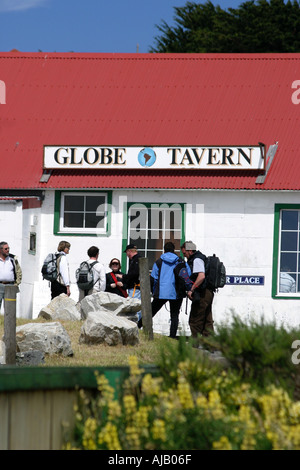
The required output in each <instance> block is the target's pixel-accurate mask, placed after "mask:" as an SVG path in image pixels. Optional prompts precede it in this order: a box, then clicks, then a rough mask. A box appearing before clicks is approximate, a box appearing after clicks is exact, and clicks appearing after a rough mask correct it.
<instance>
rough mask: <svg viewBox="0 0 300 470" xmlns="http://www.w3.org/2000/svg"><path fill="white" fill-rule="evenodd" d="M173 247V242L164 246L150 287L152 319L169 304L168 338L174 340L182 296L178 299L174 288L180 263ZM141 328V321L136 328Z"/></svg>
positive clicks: (153, 271) (154, 266)
mask: <svg viewBox="0 0 300 470" xmlns="http://www.w3.org/2000/svg"><path fill="white" fill-rule="evenodd" d="M174 251H175V245H174V243H173V242H170V241H169V242H166V243H165V245H164V253H163V254H162V255H161V257H160V258H159V259H158V260H157V261H156V262H155V263H154V265H153V268H152V272H151V277H150V280H151V285H152V292H153V300H152V303H151V309H152V318H153V317H154V316H155V315H156V314H157V312H158V311H159V310H160V309H161V308H162V307H163V305H165V303H166V302H169V305H170V316H171V325H170V338H176V335H177V328H178V323H179V312H180V307H181V304H182V300H183V296H180V297H178V294H177V292H176V286H175V274H174V268H175V267H176V265H177V264H178V263H179V262H180V261H182V259H181V258H179V256H177V255H176V254H175V253H174ZM142 326H143V323H142V319H140V320H139V322H138V327H139V328H141V327H142Z"/></svg>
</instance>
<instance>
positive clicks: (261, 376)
mask: <svg viewBox="0 0 300 470" xmlns="http://www.w3.org/2000/svg"><path fill="white" fill-rule="evenodd" d="M297 339H298V340H299V339H300V329H291V330H289V331H287V330H286V329H285V328H284V327H282V326H281V327H278V326H276V324H275V323H272V322H268V323H266V322H265V321H264V320H263V319H262V320H261V321H259V322H258V321H254V320H253V321H250V322H249V324H245V323H244V322H243V321H242V319H241V318H239V317H237V316H235V315H234V316H233V320H232V323H231V325H230V326H227V325H225V324H221V325H218V330H217V332H216V333H215V334H214V335H213V336H212V337H210V338H202V342H203V343H204V344H205V343H206V344H210V345H211V346H213V347H215V348H217V349H218V350H220V351H221V352H222V353H223V355H224V356H225V357H226V359H227V360H228V361H229V362H230V365H231V367H232V369H233V370H236V371H237V372H238V373H239V374H240V375H241V377H242V379H243V380H250V381H252V382H254V383H255V384H256V386H257V387H260V388H264V387H266V386H267V385H268V384H271V383H272V384H276V385H278V386H282V387H284V388H285V389H286V390H287V391H289V393H290V392H292V393H293V392H295V376H296V374H297V372H298V369H299V367H297V366H296V365H295V364H293V362H292V360H291V358H292V353H293V349H292V343H293V341H294V340H297Z"/></svg>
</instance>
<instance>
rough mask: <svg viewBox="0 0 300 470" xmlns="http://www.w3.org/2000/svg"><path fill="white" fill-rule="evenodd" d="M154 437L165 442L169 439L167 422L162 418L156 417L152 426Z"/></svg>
mask: <svg viewBox="0 0 300 470" xmlns="http://www.w3.org/2000/svg"><path fill="white" fill-rule="evenodd" d="M152 434H153V439H156V440H161V441H163V442H165V441H166V440H167V436H166V426H165V422H164V421H163V420H162V419H155V420H154V422H153V427H152Z"/></svg>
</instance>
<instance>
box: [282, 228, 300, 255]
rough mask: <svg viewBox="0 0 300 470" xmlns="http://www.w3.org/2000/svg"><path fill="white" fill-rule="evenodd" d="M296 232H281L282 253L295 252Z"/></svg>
mask: <svg viewBox="0 0 300 470" xmlns="http://www.w3.org/2000/svg"><path fill="white" fill-rule="evenodd" d="M297 236H298V233H297V232H282V234H281V249H282V250H283V251H297Z"/></svg>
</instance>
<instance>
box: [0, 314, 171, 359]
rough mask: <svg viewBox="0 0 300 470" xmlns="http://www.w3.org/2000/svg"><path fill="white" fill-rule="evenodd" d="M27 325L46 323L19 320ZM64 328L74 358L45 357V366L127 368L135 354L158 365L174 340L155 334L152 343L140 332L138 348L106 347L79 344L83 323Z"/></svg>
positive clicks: (1, 325) (0, 323) (1, 327)
mask: <svg viewBox="0 0 300 470" xmlns="http://www.w3.org/2000/svg"><path fill="white" fill-rule="evenodd" d="M26 323H47V322H46V320H43V319H41V318H39V319H36V320H28V319H22V318H17V326H20V325H24V324H26ZM60 323H61V325H62V326H63V327H64V328H65V330H66V331H67V333H68V335H69V337H70V340H71V345H72V350H73V353H74V355H73V356H72V357H64V356H62V355H61V354H54V355H51V356H50V355H48V354H46V355H45V364H44V365H45V366H46V367H47V366H49V367H51V366H55V367H57V366H63V367H72V366H75V367H77V366H78V367H80V366H87V367H89V366H99V367H109V366H128V358H129V356H132V355H133V354H134V355H135V356H136V357H137V358H138V360H139V362H140V363H141V364H156V363H157V362H158V360H159V356H160V351H161V347H162V346H163V345H164V344H165V343H169V342H174V340H172V339H170V338H168V337H165V336H162V335H159V334H154V339H153V341H149V340H148V339H147V337H146V335H145V334H143V332H142V331H139V339H140V342H139V344H138V345H136V346H122V345H119V346H107V345H105V344H99V345H88V344H80V343H79V337H80V330H81V327H82V325H83V321H60ZM3 334H4V316H3V315H0V338H2V337H3Z"/></svg>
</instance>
